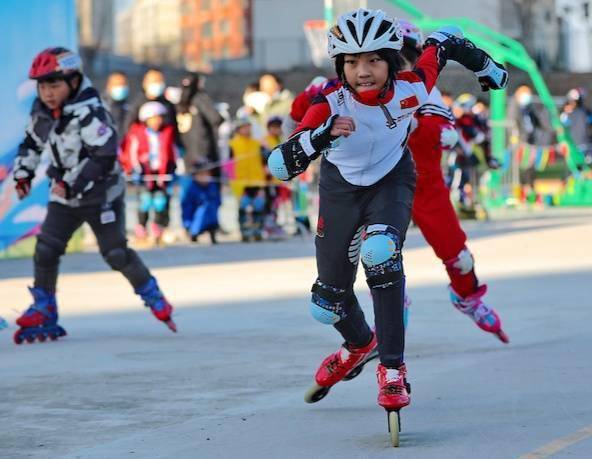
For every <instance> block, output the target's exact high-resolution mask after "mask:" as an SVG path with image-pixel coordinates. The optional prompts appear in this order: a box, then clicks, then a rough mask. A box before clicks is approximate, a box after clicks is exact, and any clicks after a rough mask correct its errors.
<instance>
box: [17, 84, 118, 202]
mask: <svg viewBox="0 0 592 459" xmlns="http://www.w3.org/2000/svg"><path fill="white" fill-rule="evenodd" d="M44 153H45V154H47V155H49V159H50V166H49V167H48V169H47V175H48V176H49V177H50V179H51V181H52V184H53V183H55V182H63V183H64V184H65V185H66V189H67V192H68V197H67V199H63V198H61V197H59V196H57V195H55V194H53V193H52V194H51V196H50V200H51V201H55V202H60V203H62V204H65V205H68V206H70V207H80V206H88V205H102V204H106V203H109V202H112V201H114V200H115V199H117V198H118V197H119V196H121V195H122V194H123V192H124V189H125V182H124V178H123V175H122V173H121V168H120V166H119V163H118V162H117V134H116V132H115V128H114V126H113V121H112V119H111V116H110V115H109V112H107V110H106V109H105V107H104V106H103V104H102V102H101V98H100V96H99V93H98V92H97V91H96V89H95V88H93V87H92V86H91V82H90V80H88V79H87V78H84V79H83V81H82V84H81V87H80V89H79V91H78V93H77V94H76V95H75V96H74V97H73V98H72V99H70V100H68V101H67V102H66V104H65V105H64V107H63V108H62V111H61V114H60V115H59V117H57V118H55V117H53V116H52V114H51V112H50V111H49V110H48V108H47V107H46V106H45V105H43V103H42V102H41V101H40V100H39V99H38V98H37V99H35V102H34V103H33V107H32V109H31V116H30V119H29V123H28V125H27V128H26V130H25V139H24V140H23V142H22V143H21V144H20V145H19V149H18V154H17V157H16V160H15V167H14V177H15V179H22V178H27V177H34V176H35V169H36V168H37V166H38V165H39V162H40V161H41V155H42V154H44Z"/></svg>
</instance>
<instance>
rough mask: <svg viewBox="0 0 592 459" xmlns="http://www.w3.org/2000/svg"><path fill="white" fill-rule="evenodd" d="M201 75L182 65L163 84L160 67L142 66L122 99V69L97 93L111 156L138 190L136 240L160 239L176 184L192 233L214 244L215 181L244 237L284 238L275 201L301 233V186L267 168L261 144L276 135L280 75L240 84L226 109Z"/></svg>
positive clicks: (265, 146)
mask: <svg viewBox="0 0 592 459" xmlns="http://www.w3.org/2000/svg"><path fill="white" fill-rule="evenodd" d="M203 83H204V79H203V77H202V76H201V75H199V74H197V73H188V74H187V75H186V76H185V77H184V78H182V80H181V81H180V83H179V85H178V86H174V85H171V86H169V85H167V83H166V81H165V77H164V75H163V73H162V72H160V71H159V70H156V69H150V70H148V71H147V72H146V73H145V75H144V77H143V80H142V91H141V94H140V95H139V96H138V97H137V98H136V99H135V100H130V87H129V86H130V83H129V80H128V78H127V76H126V75H125V74H124V73H121V72H114V73H112V74H111V75H109V77H108V79H107V83H106V88H105V94H104V100H105V102H106V104H107V107H108V108H109V111H110V113H111V115H112V117H113V119H114V122H115V125H116V126H117V129H118V133H119V138H120V163H121V166H122V167H123V169H124V171H125V173H126V175H127V177H128V179H129V182H130V183H131V184H132V185H133V186H134V187H135V188H136V190H137V193H136V195H137V197H138V203H137V206H138V215H137V223H136V225H135V231H134V232H135V238H136V240H137V241H144V240H146V241H149V240H150V241H154V240H156V241H160V240H163V238H164V239H165V240H166V236H167V227H168V226H169V223H170V205H171V194H172V192H173V190H174V189H175V187H178V189H179V190H180V206H181V219H182V224H183V227H184V229H185V231H186V234H187V237H188V238H190V239H191V240H192V241H197V239H198V237H199V236H200V234H202V233H208V234H209V235H210V238H211V241H212V242H213V243H216V235H217V233H218V232H220V231H222V229H221V228H220V224H219V220H218V210H219V207H220V206H221V203H222V192H223V190H224V188H223V187H224V186H228V189H229V190H230V191H231V192H232V194H233V195H234V196H235V197H236V199H237V204H238V208H239V210H238V216H237V218H238V221H239V226H240V229H241V235H242V239H243V240H245V241H249V240H262V239H264V238H277V237H285V236H287V234H286V231H285V230H284V228H283V226H282V225H280V224H279V223H278V213H279V209H280V208H281V207H283V208H286V209H287V210H286V212H285V214H286V215H292V216H293V220H294V222H293V224H292V225H289V226H291V227H295V228H296V232H303V231H310V223H309V219H308V215H307V212H306V210H307V205H306V203H307V201H308V195H305V194H306V189H307V187H306V186H305V184H304V185H303V184H301V183H297V184H289V185H286V184H283V183H279V182H277V181H275V180H272V179H271V176H270V174H269V173H268V171H267V167H266V158H267V155H268V154H269V152H270V151H271V150H272V149H273V148H274V147H276V146H277V145H278V144H280V143H282V142H283V141H284V140H285V130H286V126H287V125H288V124H289V123H287V122H286V120H287V119H289V118H290V111H291V109H292V101H293V99H294V97H293V96H292V94H291V93H290V92H289V91H288V90H286V89H284V88H283V85H282V81H281V80H280V78H279V77H277V76H276V75H274V74H264V75H262V76H261V77H260V79H259V80H258V81H257V82H255V83H252V84H249V85H248V86H247V87H246V89H245V91H244V96H243V106H242V107H240V108H239V109H238V111H237V113H236V115H235V116H231V114H230V113H229V108H228V104H224V103H223V104H217V105H216V104H214V102H213V101H212V100H211V98H210V97H209V96H208V95H207V93H206V92H205V89H204V84H203ZM292 124H293V125H295V123H292Z"/></svg>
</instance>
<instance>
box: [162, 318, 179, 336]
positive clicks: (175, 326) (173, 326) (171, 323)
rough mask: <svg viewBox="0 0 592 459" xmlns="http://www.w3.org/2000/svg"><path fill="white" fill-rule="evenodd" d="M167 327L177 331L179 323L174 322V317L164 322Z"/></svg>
mask: <svg viewBox="0 0 592 459" xmlns="http://www.w3.org/2000/svg"><path fill="white" fill-rule="evenodd" d="M164 323H165V324H166V326H167V327H169V328H170V329H171V331H173V332H174V333H177V324H176V323H175V322H173V319H169V320H165V322H164Z"/></svg>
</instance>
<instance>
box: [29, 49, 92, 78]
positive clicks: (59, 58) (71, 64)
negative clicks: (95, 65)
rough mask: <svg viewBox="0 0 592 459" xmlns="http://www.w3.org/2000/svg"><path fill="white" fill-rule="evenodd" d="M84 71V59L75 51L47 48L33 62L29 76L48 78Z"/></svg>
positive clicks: (63, 76)
mask: <svg viewBox="0 0 592 459" xmlns="http://www.w3.org/2000/svg"><path fill="white" fill-rule="evenodd" d="M81 73H82V60H81V59H80V56H79V55H78V54H76V53H75V52H72V51H70V50H69V49H66V48H61V47H57V48H47V49H44V50H43V51H41V52H40V53H39V54H37V56H36V57H35V59H33V63H32V64H31V68H30V69H29V78H31V79H32V80H46V79H51V78H68V77H70V76H73V75H76V74H81Z"/></svg>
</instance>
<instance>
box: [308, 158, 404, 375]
mask: <svg viewBox="0 0 592 459" xmlns="http://www.w3.org/2000/svg"><path fill="white" fill-rule="evenodd" d="M414 191H415V166H414V163H413V159H412V158H411V155H410V153H409V152H408V151H407V152H406V153H405V154H404V155H403V158H402V159H401V160H400V161H399V163H398V164H397V165H396V166H395V167H394V168H393V170H392V171H390V172H389V173H388V174H387V175H386V176H385V177H383V178H382V179H381V180H380V181H379V182H377V183H376V184H374V185H371V186H368V187H362V186H355V185H352V184H350V183H349V182H347V181H345V179H344V178H343V177H342V176H341V174H340V172H339V170H338V169H337V167H336V166H334V165H333V164H331V163H330V162H329V161H327V160H325V159H323V160H322V163H321V177H320V183H319V194H320V207H319V225H318V228H317V237H316V239H315V244H316V259H317V270H318V279H319V280H320V281H321V282H322V283H323V284H327V285H329V286H332V287H336V288H338V289H344V290H346V291H347V292H348V294H347V300H346V301H345V303H344V309H345V312H346V317H345V318H344V319H342V320H340V321H339V322H337V323H336V324H335V328H336V329H337V330H338V331H339V332H340V333H341V335H342V336H343V338H344V340H345V342H346V343H347V344H349V345H351V346H353V347H361V346H365V345H366V344H368V343H369V342H370V339H371V336H372V335H371V330H370V327H369V326H368V324H367V322H366V320H365V318H364V313H363V312H362V309H361V308H360V305H359V304H358V300H357V298H356V296H355V294H354V291H353V285H354V281H355V277H356V271H357V268H358V260H359V251H360V246H361V242H362V241H361V238H362V233H363V231H364V229H365V228H367V227H368V225H372V224H384V225H390V226H391V227H394V228H395V229H396V231H397V233H398V237H399V240H400V244H401V248H402V245H403V241H404V240H405V234H406V232H407V227H408V226H409V221H410V219H411V206H412V203H413V194H414ZM401 270H402V266H401ZM401 274H402V272H401ZM371 292H372V299H373V303H374V316H375V326H376V336H377V340H378V350H379V354H380V361H381V363H382V364H383V365H385V366H387V367H392V368H396V367H398V366H399V365H400V364H401V363H402V362H403V351H404V348H405V330H404V327H403V300H404V294H405V278H404V276H402V277H401V280H400V281H399V282H397V283H396V284H395V285H392V286H390V287H386V288H371Z"/></svg>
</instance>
